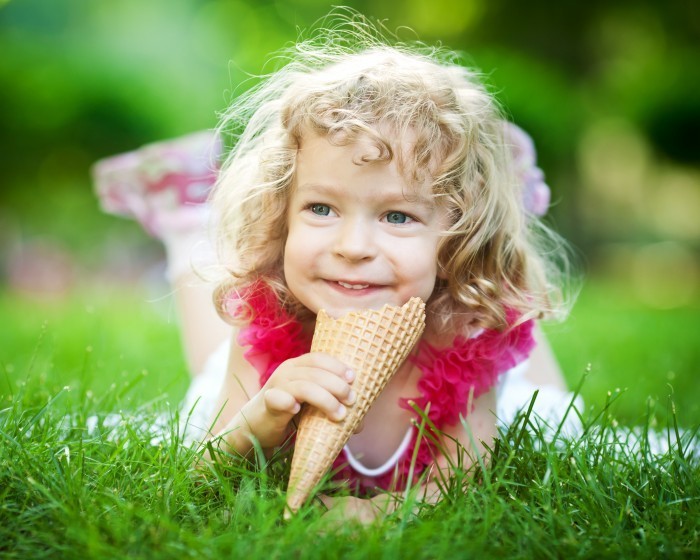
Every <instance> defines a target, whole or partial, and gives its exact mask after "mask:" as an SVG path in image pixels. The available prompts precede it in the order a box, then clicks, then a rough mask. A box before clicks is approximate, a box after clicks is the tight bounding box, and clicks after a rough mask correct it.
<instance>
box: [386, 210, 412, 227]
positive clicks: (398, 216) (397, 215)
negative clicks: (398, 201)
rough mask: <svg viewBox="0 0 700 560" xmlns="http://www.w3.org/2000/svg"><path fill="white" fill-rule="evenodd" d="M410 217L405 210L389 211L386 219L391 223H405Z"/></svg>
mask: <svg viewBox="0 0 700 560" xmlns="http://www.w3.org/2000/svg"><path fill="white" fill-rule="evenodd" d="M409 220H410V218H409V217H408V216H407V215H406V214H404V213H403V212H389V213H388V214H387V215H386V221H387V222H389V223H390V224H405V223H406V222H407V221H409Z"/></svg>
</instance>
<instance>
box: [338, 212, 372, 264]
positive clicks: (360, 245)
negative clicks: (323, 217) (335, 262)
mask: <svg viewBox="0 0 700 560" xmlns="http://www.w3.org/2000/svg"><path fill="white" fill-rule="evenodd" d="M333 252H334V253H335V254H336V255H337V256H339V257H341V258H343V259H345V260H348V261H363V260H371V259H373V258H374V257H375V256H376V254H377V244H376V238H375V232H374V231H373V230H372V227H371V226H370V224H368V223H366V222H365V221H364V220H360V219H351V218H347V217H346V218H344V219H343V221H342V223H341V224H339V225H338V229H337V231H336V236H335V240H334V245H333Z"/></svg>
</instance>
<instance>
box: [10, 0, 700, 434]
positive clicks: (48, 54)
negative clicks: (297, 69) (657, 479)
mask: <svg viewBox="0 0 700 560" xmlns="http://www.w3.org/2000/svg"><path fill="white" fill-rule="evenodd" d="M348 5H350V6H351V7H353V8H356V9H357V10H359V11H360V12H362V13H364V14H365V15H367V16H370V17H375V18H381V19H385V20H386V24H387V27H389V28H390V29H396V28H398V27H406V28H410V29H412V30H414V32H415V35H414V33H413V32H410V31H408V30H404V31H402V32H401V34H402V36H404V37H405V38H407V39H410V38H411V37H413V36H417V37H418V38H420V39H421V40H423V41H425V42H428V43H433V42H436V41H441V42H442V43H444V44H445V45H446V46H449V47H451V48H454V49H457V50H460V51H462V52H463V53H464V54H465V61H466V63H467V64H469V65H470V66H474V67H476V68H478V69H480V70H481V71H482V72H483V73H484V75H485V78H486V80H487V82H488V83H489V85H490V87H491V88H492V89H493V91H494V92H496V94H497V96H498V98H499V99H500V100H501V102H502V103H503V104H504V106H505V107H506V109H507V111H508V113H509V114H510V116H511V117H512V119H513V120H514V121H515V122H516V123H518V124H520V125H521V126H522V127H523V128H525V129H526V130H528V131H529V132H530V133H531V135H532V136H533V137H534V139H535V142H536V145H537V148H538V151H539V160H540V164H541V166H542V167H543V169H544V170H545V172H546V175H547V180H548V183H549V184H550V186H551V187H552V194H553V206H552V209H551V211H550V214H549V216H548V218H547V220H548V222H549V223H550V224H551V225H552V226H553V227H554V228H555V229H557V230H558V231H560V232H561V233H562V234H563V235H564V236H565V237H566V238H568V239H569V240H571V242H572V243H573V245H574V246H575V247H576V248H577V250H578V251H579V253H580V255H581V257H582V262H583V263H584V267H583V268H584V275H585V276H584V285H583V286H584V287H583V291H582V293H581V297H580V299H579V301H578V303H577V305H576V306H575V307H574V309H573V311H572V314H571V317H570V319H569V321H568V322H566V323H563V324H561V325H551V326H549V327H548V329H547V330H548V332H549V334H550V337H551V340H552V342H553V345H554V347H555V351H556V353H557V355H558V356H559V358H560V360H561V362H562V365H563V367H564V370H565V374H566V376H567V379H568V380H569V382H570V383H572V384H576V383H577V382H578V380H579V379H580V378H581V376H582V375H583V373H584V372H585V371H589V372H590V373H589V375H588V379H587V381H586V382H585V383H584V390H583V392H584V396H585V397H586V400H587V401H588V402H593V403H599V402H602V401H603V400H604V399H605V395H606V394H607V391H608V390H611V391H614V390H615V388H617V387H620V388H622V389H626V390H627V391H628V393H630V394H629V395H628V396H627V397H626V398H625V399H620V402H621V404H620V405H619V406H620V409H619V412H620V414H621V416H623V417H624V418H627V419H629V420H630V421H636V420H637V419H638V418H639V417H641V416H642V415H643V414H644V410H645V407H646V405H647V399H648V397H651V398H652V399H653V400H655V401H659V402H666V398H667V396H668V395H669V394H673V395H674V399H675V400H676V402H677V403H678V404H679V409H680V415H681V419H682V420H685V421H693V422H695V421H697V422H700V406H699V405H698V403H697V402H696V401H697V397H698V396H699V395H700V391H698V388H697V382H696V378H697V374H698V373H700V367H699V366H700V350H699V347H700V257H699V255H700V141H699V140H698V130H700V64H699V63H698V61H699V60H700V56H699V55H700V45H699V41H698V39H699V37H700V10H698V9H697V7H696V6H695V5H694V3H693V2H689V1H682V0H670V1H667V2H664V3H660V2H657V1H655V0H654V1H652V0H641V1H634V2H633V1H620V2H614V3H612V2H603V1H600V0H592V1H589V2H586V3H580V2H558V3H550V2H547V1H545V0H531V1H530V2H519V1H513V0H492V1H487V0H432V1H431V2H425V1H424V0H405V1H404V2H401V3H397V2H394V1H393V0H372V1H369V0H368V1H354V2H349V3H348ZM329 9H330V4H327V3H323V2H320V1H317V0H291V1H283V0H275V1H273V0H231V1H228V0H148V1H144V0H119V1H116V0H115V1H107V0H9V1H8V0H5V1H2V0H0V122H1V123H2V127H1V128H0V141H1V142H2V150H0V158H1V160H0V161H1V162H2V165H1V166H0V184H1V191H0V250H1V254H2V258H1V260H0V283H1V288H0V290H1V294H2V301H1V308H0V309H1V310H2V312H3V318H4V319H3V329H2V330H3V331H4V334H2V335H1V336H0V344H1V345H2V350H1V352H2V355H0V360H1V363H2V367H3V370H4V377H5V381H2V380H0V395H1V394H6V395H9V394H12V393H13V391H15V389H16V383H17V382H18V380H21V379H23V378H24V377H25V376H27V375H30V374H36V375H39V376H40V377H42V379H46V380H47V381H46V382H47V383H48V384H49V386H51V387H52V386H53V385H56V386H61V385H62V384H63V383H64V382H66V383H67V382H70V381H71V380H73V379H76V378H80V376H81V375H84V374H85V371H86V370H90V372H91V374H93V375H95V376H96V377H97V378H98V380H101V381H99V382H98V385H99V383H103V384H104V385H102V386H104V387H109V386H110V384H111V383H114V382H115V379H116V380H119V379H120V378H122V377H130V376H133V375H139V372H141V371H142V370H149V371H151V373H152V374H153V375H154V376H155V381H153V382H152V383H150V384H146V385H144V388H143V390H142V391H141V392H140V393H139V395H138V399H141V400H143V399H147V398H151V397H155V396H157V395H158V394H160V393H161V392H162V391H164V390H165V389H167V390H168V391H170V392H171V393H172V395H173V396H174V397H178V396H179V395H181V393H182V391H183V389H184V387H185V385H186V382H187V374H186V372H185V371H184V366H183V363H182V359H181V356H180V353H179V349H178V346H177V325H176V319H175V318H174V313H173V309H172V302H171V301H170V298H169V296H168V291H167V288H166V287H165V285H164V283H163V282H162V268H159V267H160V264H159V263H160V262H161V261H162V250H161V248H160V247H159V246H158V244H157V243H155V242H154V241H153V240H151V239H149V238H147V237H146V236H145V235H144V234H143V233H142V232H141V230H140V229H139V228H138V227H137V226H136V225H135V224H132V223H129V222H127V221H123V220H119V219H117V218H113V217H110V216H106V215H103V214H102V213H100V212H99V210H98V207H97V204H96V201H95V199H94V196H93V194H92V191H91V184H90V178H89V167H90V165H91V164H92V162H94V161H95V160H96V159H98V158H100V157H104V156H107V155H111V154H114V153H118V152H123V151H127V150H131V149H134V148H136V147H138V146H140V145H142V144H144V143H147V142H152V141H157V140H161V139H165V138H169V137H173V136H176V135H180V134H184V133H187V132H191V131H195V130H199V129H203V128H210V127H213V126H214V125H215V124H216V122H217V114H218V113H219V112H220V111H222V110H223V109H224V108H225V107H226V104H227V102H228V101H229V100H230V99H231V98H232V97H233V96H235V95H237V94H238V93H240V92H241V91H242V90H243V89H244V88H245V87H247V85H250V83H252V82H251V81H250V80H249V79H248V78H249V76H251V75H255V74H259V73H261V72H263V71H264V70H265V61H266V60H267V56H268V54H269V53H270V52H271V51H274V50H277V49H279V48H281V47H283V46H285V45H287V44H288V43H289V42H291V41H293V40H294V39H295V37H296V36H297V33H298V29H299V28H301V29H304V28H308V27H309V26H311V25H312V24H313V23H314V22H315V21H316V20H318V19H319V18H321V17H322V16H324V15H325V14H326V13H327V12H328V11H329ZM144 302H146V303H144ZM37 364H38V365H37ZM52 384H53V385H52ZM680 405H682V406H680Z"/></svg>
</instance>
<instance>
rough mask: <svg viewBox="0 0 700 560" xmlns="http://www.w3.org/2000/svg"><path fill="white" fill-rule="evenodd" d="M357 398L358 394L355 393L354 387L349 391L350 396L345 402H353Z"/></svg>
mask: <svg viewBox="0 0 700 560" xmlns="http://www.w3.org/2000/svg"><path fill="white" fill-rule="evenodd" d="M356 398H357V395H356V394H355V391H353V390H352V389H350V392H349V393H348V398H347V399H345V402H346V403H347V404H352V403H354V402H355V399H356Z"/></svg>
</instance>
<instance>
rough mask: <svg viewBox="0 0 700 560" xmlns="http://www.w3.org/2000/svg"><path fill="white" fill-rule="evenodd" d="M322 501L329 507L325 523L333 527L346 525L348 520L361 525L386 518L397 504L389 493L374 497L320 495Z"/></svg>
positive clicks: (325, 514)
mask: <svg viewBox="0 0 700 560" xmlns="http://www.w3.org/2000/svg"><path fill="white" fill-rule="evenodd" d="M319 498H321V501H322V502H323V504H324V505H325V506H326V507H327V508H328V511H327V512H326V513H324V514H323V517H322V519H323V521H324V525H325V524H328V525H330V526H331V527H335V526H338V527H341V526H343V527H344V526H346V525H347V524H348V521H350V522H353V521H354V522H356V523H359V524H360V525H369V524H370V523H374V522H375V521H377V520H380V519H382V518H384V517H385V516H386V515H387V514H389V513H390V511H391V509H392V506H394V507H395V504H394V503H393V501H392V500H391V498H390V497H388V496H387V495H383V494H380V495H378V496H375V497H374V498H368V499H363V498H355V497H354V496H342V497H335V498H331V497H330V496H326V495H320V496H319Z"/></svg>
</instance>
